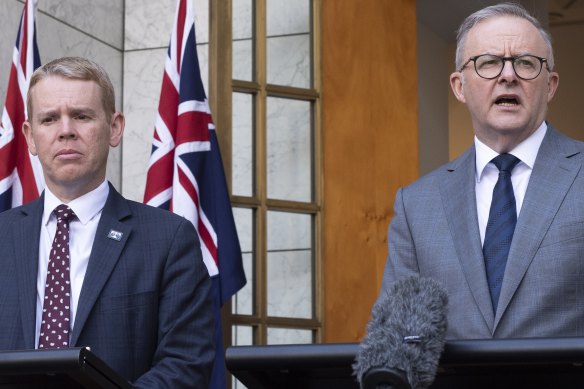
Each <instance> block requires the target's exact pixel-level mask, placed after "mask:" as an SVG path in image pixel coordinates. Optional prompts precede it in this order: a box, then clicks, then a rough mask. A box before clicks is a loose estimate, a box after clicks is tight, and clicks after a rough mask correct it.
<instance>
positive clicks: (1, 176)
mask: <svg viewBox="0 0 584 389" xmlns="http://www.w3.org/2000/svg"><path fill="white" fill-rule="evenodd" d="M35 3H36V0H27V1H26V2H25V4H24V9H23V10H22V18H21V20H20V26H19V27H18V35H17V36H16V46H15V47H14V52H13V54H12V66H11V67H10V77H9V79H8V89H7V90H6V100H5V102H4V109H3V110H2V121H1V122H0V212H2V211H5V210H7V209H10V208H13V207H16V206H18V205H22V204H26V203H28V202H29V201H32V200H34V199H36V198H37V197H39V194H40V193H41V192H42V190H43V188H44V186H45V181H44V178H43V174H42V170H41V166H40V162H39V161H38V158H37V157H34V156H32V155H31V154H30V153H29V152H28V147H27V145H26V140H25V138H24V135H23V134H22V123H23V122H24V120H25V118H26V93H27V91H28V84H29V82H30V77H31V76H32V73H33V72H34V70H35V69H36V68H38V67H39V66H40V65H41V60H40V56H39V50H38V47H37V43H36V33H35V22H34V7H35Z"/></svg>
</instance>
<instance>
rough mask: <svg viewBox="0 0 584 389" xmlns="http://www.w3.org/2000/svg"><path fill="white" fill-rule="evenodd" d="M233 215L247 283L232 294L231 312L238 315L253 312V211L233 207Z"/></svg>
mask: <svg viewBox="0 0 584 389" xmlns="http://www.w3.org/2000/svg"><path fill="white" fill-rule="evenodd" d="M233 217H234V219H235V226H236V227H237V235H238V236H239V244H240V245H241V253H242V254H243V270H244V271H245V278H246V279H247V284H245V286H244V287H243V288H242V289H241V290H240V291H239V292H237V293H236V294H235V296H233V300H232V302H233V303H232V304H231V312H232V313H234V314H239V315H252V314H253V306H254V304H253V302H254V300H253V290H254V284H255V277H254V271H253V269H254V266H253V258H254V256H253V235H254V234H253V231H254V228H253V225H254V223H253V211H252V210H251V209H246V208H233Z"/></svg>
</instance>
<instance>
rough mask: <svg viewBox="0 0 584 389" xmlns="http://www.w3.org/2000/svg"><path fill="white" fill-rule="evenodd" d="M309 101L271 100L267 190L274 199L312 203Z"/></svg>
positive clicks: (268, 113)
mask: <svg viewBox="0 0 584 389" xmlns="http://www.w3.org/2000/svg"><path fill="white" fill-rule="evenodd" d="M311 121H312V115H311V103H310V102H309V101H301V100H290V99H283V98H276V97H268V101H267V131H268V133H267V154H268V155H267V158H268V160H267V170H268V172H267V174H268V177H267V179H268V182H267V190H268V197H269V198H272V199H281V200H294V201H304V202H310V201H311V200H312V131H311V129H312V127H311Z"/></svg>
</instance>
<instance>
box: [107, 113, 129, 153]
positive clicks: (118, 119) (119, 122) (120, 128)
mask: <svg viewBox="0 0 584 389" xmlns="http://www.w3.org/2000/svg"><path fill="white" fill-rule="evenodd" d="M125 125H126V119H125V118H124V114H123V113H121V112H116V113H114V114H113V116H112V124H111V127H110V141H109V144H110V146H111V147H116V146H118V145H119V144H120V142H121V141H122V136H123V135H124V127H125Z"/></svg>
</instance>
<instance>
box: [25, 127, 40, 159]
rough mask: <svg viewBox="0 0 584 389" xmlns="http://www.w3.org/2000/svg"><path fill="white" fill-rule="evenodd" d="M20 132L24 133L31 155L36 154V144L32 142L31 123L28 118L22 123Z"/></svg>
mask: <svg viewBox="0 0 584 389" xmlns="http://www.w3.org/2000/svg"><path fill="white" fill-rule="evenodd" d="M22 133H23V134H24V138H25V139H26V144H27V145H28V151H30V153H31V154H32V155H37V150H36V145H35V143H34V138H33V136H32V125H31V124H30V122H29V121H28V120H26V121H24V123H22Z"/></svg>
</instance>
